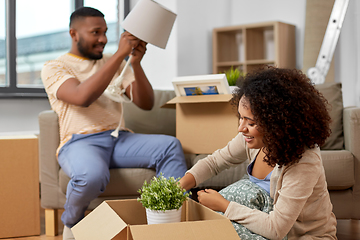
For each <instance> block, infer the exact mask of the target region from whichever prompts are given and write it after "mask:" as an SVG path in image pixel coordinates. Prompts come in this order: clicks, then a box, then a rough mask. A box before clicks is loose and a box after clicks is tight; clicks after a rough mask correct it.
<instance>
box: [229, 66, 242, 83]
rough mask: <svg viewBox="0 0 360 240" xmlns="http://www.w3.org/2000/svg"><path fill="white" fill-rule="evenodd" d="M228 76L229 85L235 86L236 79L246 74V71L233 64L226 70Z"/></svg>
mask: <svg viewBox="0 0 360 240" xmlns="http://www.w3.org/2000/svg"><path fill="white" fill-rule="evenodd" d="M224 73H225V75H226V78H227V80H228V83H229V86H235V85H236V81H237V80H238V79H239V77H240V76H244V73H243V72H242V71H240V70H239V69H238V68H235V69H234V67H233V66H231V68H230V69H229V70H226V71H225V72H224Z"/></svg>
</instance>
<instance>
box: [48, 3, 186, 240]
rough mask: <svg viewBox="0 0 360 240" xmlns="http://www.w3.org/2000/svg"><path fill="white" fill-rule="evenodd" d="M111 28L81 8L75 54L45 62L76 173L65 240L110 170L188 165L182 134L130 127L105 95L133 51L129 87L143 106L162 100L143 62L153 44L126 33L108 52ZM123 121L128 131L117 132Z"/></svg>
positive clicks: (62, 157)
mask: <svg viewBox="0 0 360 240" xmlns="http://www.w3.org/2000/svg"><path fill="white" fill-rule="evenodd" d="M106 31H107V25H106V22H105V19H104V15H103V14H102V13H101V12H100V11H98V10H96V9H93V8H89V7H82V8H80V9H77V10H76V11H74V12H73V13H72V15H71V17H70V31H69V33H70V36H71V39H72V47H71V50H70V52H69V53H67V54H64V55H62V56H60V57H59V58H57V59H56V60H52V61H48V62H47V63H45V65H44V67H43V70H42V73H41V77H42V80H43V83H44V86H45V89H46V92H47V94H48V98H49V101H50V104H51V106H52V108H53V110H54V111H55V112H56V113H57V114H58V116H59V125H60V138H61V139H60V146H59V148H58V151H57V154H58V161H59V164H60V166H61V168H62V169H63V170H64V171H65V173H66V174H67V175H68V176H69V177H70V178H71V180H70V182H69V184H68V186H67V192H66V198H67V200H66V203H65V206H64V209H65V211H64V213H63V215H62V217H61V219H62V221H63V223H64V225H65V226H64V233H63V239H73V237H72V233H71V230H70V228H71V227H72V226H74V225H75V224H76V223H77V222H78V221H80V220H81V219H82V218H83V217H84V212H85V210H86V209H87V207H88V205H89V203H90V201H91V200H93V199H94V198H96V197H97V196H98V195H100V194H101V193H102V192H103V191H104V190H105V187H106V185H107V184H108V182H109V177H110V176H109V175H110V174H109V168H122V167H124V168H136V167H138V168H154V169H156V172H157V174H159V173H160V172H162V173H163V174H164V176H165V177H169V176H174V177H175V178H178V177H182V176H183V175H184V174H185V171H186V170H187V168H186V163H185V158H184V154H183V150H182V148H181V145H180V142H179V141H178V140H177V139H176V138H174V137H171V136H166V135H144V134H134V133H131V132H129V131H126V129H125V125H124V121H123V116H122V105H121V103H117V102H114V101H112V100H110V99H109V98H107V97H106V96H104V95H103V92H104V90H105V89H106V88H107V86H108V85H109V84H111V83H112V80H113V79H115V78H116V77H117V76H119V74H120V73H121V70H122V69H123V67H124V65H125V61H124V58H125V57H126V56H128V55H129V54H132V55H133V57H132V60H131V65H132V68H133V71H132V70H131V69H129V68H128V70H127V71H126V73H125V74H124V80H123V83H122V86H121V87H122V88H123V89H125V95H126V96H128V97H130V96H132V97H131V98H132V99H133V102H134V103H135V104H136V105H137V106H138V107H140V108H142V109H145V110H150V109H151V108H152V107H153V103H154V93H153V89H152V87H151V84H150V83H149V81H148V79H147V77H146V75H145V73H144V71H143V69H142V67H141V64H140V61H141V59H142V58H143V56H144V54H145V51H146V43H145V42H143V41H141V40H139V39H137V38H136V37H135V36H133V35H131V34H130V33H128V32H124V33H123V34H122V35H121V39H120V42H119V46H118V49H117V51H116V52H115V53H114V54H113V55H112V56H108V55H104V56H103V50H104V47H105V45H106V43H107V38H106ZM130 91H132V93H130ZM119 119H120V132H119V135H118V137H113V136H111V132H112V131H113V130H114V129H115V128H116V127H117V126H118V125H119ZM119 187H121V186H119Z"/></svg>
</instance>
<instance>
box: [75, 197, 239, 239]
mask: <svg viewBox="0 0 360 240" xmlns="http://www.w3.org/2000/svg"><path fill="white" fill-rule="evenodd" d="M181 219H182V220H181V222H179V223H165V224H152V225H147V224H146V211H145V208H144V207H143V206H142V205H141V203H140V202H138V201H137V200H136V199H131V200H110V201H104V202H103V203H101V204H100V205H99V206H98V207H97V208H95V209H94V210H93V211H92V212H91V213H89V214H88V215H87V216H86V217H85V218H84V219H83V220H81V221H80V222H79V223H78V224H76V225H75V226H74V227H73V228H71V230H72V232H73V234H74V237H75V239H76V240H99V239H102V240H110V239H114V240H115V239H116V240H155V239H156V240H168V239H172V240H184V239H187V240H192V239H194V240H195V239H196V240H202V239H203V240H205V239H206V240H215V239H216V240H219V239H227V240H232V239H234V240H235V239H237V240H239V239H240V238H239V236H238V235H237V233H236V231H235V229H234V227H233V225H232V224H231V222H230V220H228V219H227V218H226V217H224V216H223V215H220V214H218V213H216V212H214V211H212V210H210V209H208V208H206V207H204V206H202V205H201V204H199V203H197V202H195V201H193V200H191V199H189V200H188V201H186V202H185V203H184V205H183V208H182V216H181Z"/></svg>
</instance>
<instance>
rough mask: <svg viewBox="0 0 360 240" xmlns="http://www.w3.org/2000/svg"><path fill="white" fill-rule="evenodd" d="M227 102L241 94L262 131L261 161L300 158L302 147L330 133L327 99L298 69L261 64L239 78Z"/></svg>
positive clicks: (271, 162)
mask: <svg viewBox="0 0 360 240" xmlns="http://www.w3.org/2000/svg"><path fill="white" fill-rule="evenodd" d="M237 86H238V87H239V88H237V90H235V92H233V98H232V100H231V103H232V104H233V105H234V106H236V107H237V106H238V104H239V101H240V99H241V97H242V96H245V97H246V99H247V100H248V103H249V105H250V108H251V112H252V114H253V115H254V118H255V119H254V120H255V122H256V124H257V125H258V127H259V131H261V132H262V133H263V134H264V137H263V143H264V146H265V147H264V152H265V153H266V156H265V159H264V161H265V162H267V163H268V164H269V165H270V166H273V167H274V166H275V165H276V164H278V165H279V166H280V167H282V166H287V165H291V164H294V163H296V162H298V161H299V160H300V158H301V157H302V154H303V153H304V152H305V150H306V148H314V147H316V146H322V145H323V144H324V143H325V140H326V138H327V137H329V136H330V133H331V130H330V121H331V118H330V116H329V113H328V109H327V107H328V102H327V100H326V99H325V98H324V96H323V95H322V94H321V93H319V91H318V90H316V89H315V88H314V85H313V84H312V83H311V81H310V79H309V78H308V77H307V76H306V75H305V74H303V73H302V72H301V71H300V70H296V69H281V68H275V67H270V66H267V67H264V68H263V69H259V70H258V71H254V72H252V73H248V74H247V75H246V76H245V77H242V78H240V79H239V81H238V84H237Z"/></svg>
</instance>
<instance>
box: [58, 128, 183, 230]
mask: <svg viewBox="0 0 360 240" xmlns="http://www.w3.org/2000/svg"><path fill="white" fill-rule="evenodd" d="M111 132H112V131H105V132H100V133H95V134H75V135H73V137H72V138H71V140H69V141H68V142H67V143H66V144H65V145H64V146H63V147H62V148H61V149H60V152H59V156H58V160H59V164H60V166H61V168H62V169H63V171H64V172H65V173H66V174H67V175H68V176H69V177H70V178H71V180H70V181H69V183H68V185H67V191H66V203H65V206H64V209H65V211H64V213H63V215H62V216H61V220H62V222H63V223H64V225H66V226H67V227H69V228H71V227H72V226H74V225H75V224H76V223H77V222H78V221H80V220H81V219H82V218H83V217H84V213H85V210H86V209H87V207H88V206H89V204H90V201H92V200H93V199H95V198H96V197H98V196H99V195H100V194H101V193H102V192H104V191H105V188H106V185H107V184H108V183H109V179H110V173H109V169H110V168H153V169H155V170H156V173H157V174H160V173H163V175H164V176H165V177H170V176H173V177H175V178H178V177H182V176H184V174H185V172H186V171H187V167H186V162H185V157H184V153H183V150H182V147H181V144H180V142H179V140H178V139H176V138H174V137H171V136H167V135H150V134H135V133H130V132H125V131H121V132H119V137H118V138H114V137H112V136H111V135H110V134H111ZM119 187H121V186H119Z"/></svg>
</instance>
